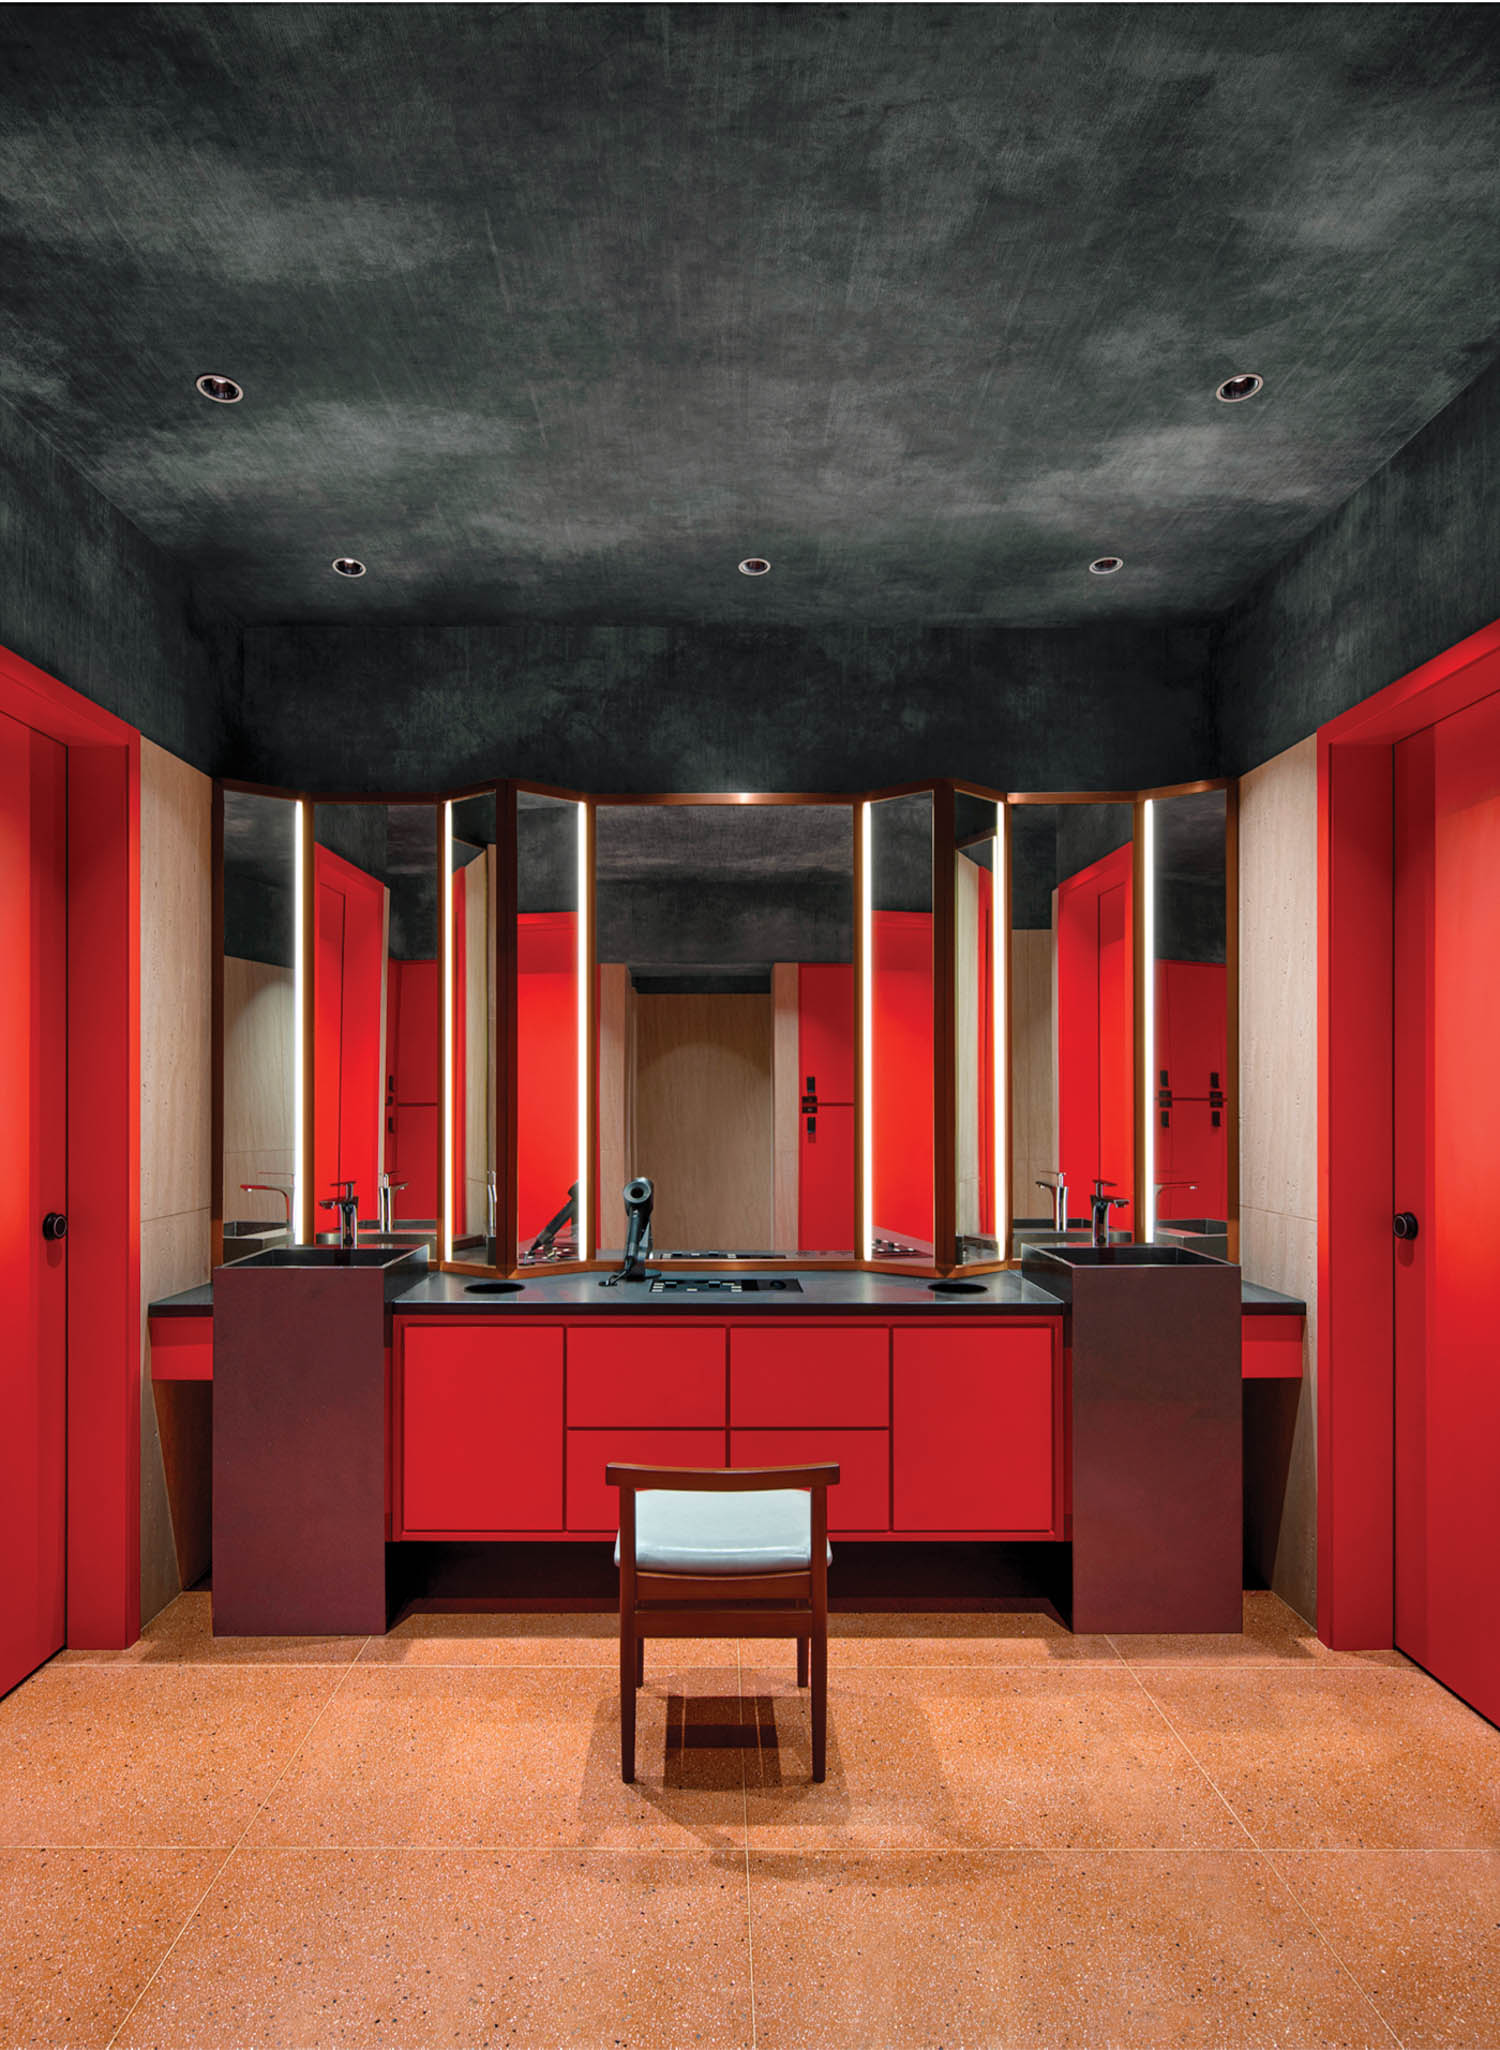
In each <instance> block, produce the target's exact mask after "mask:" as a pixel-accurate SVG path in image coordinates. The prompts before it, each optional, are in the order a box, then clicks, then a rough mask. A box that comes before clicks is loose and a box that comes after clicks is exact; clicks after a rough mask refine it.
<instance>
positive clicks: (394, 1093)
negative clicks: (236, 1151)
mask: <svg viewBox="0 0 1500 2050" xmlns="http://www.w3.org/2000/svg"><path fill="white" fill-rule="evenodd" d="M313 842H314V845H313V936H312V959H313V996H312V1042H313V1141H312V1147H313V1159H312V1182H313V1200H314V1209H313V1223H314V1232H315V1236H316V1237H317V1238H318V1239H319V1240H324V1241H334V1240H336V1239H337V1238H338V1235H339V1231H340V1228H341V1219H340V1215H339V1212H338V1210H337V1208H336V1207H334V1206H336V1204H337V1202H338V1200H339V1190H340V1189H341V1188H342V1189H347V1188H351V1187H352V1191H353V1196H354V1199H355V1201H356V1204H357V1220H358V1230H359V1235H360V1238H361V1239H362V1240H368V1241H370V1242H372V1243H373V1242H376V1241H378V1240H380V1239H382V1238H385V1239H392V1240H395V1241H397V1242H400V1243H403V1244H426V1245H428V1246H429V1248H430V1249H431V1251H432V1254H433V1256H434V1257H436V1255H437V1252H438V1215H439V1174H440V1144H441V1135H440V1103H441V1067H442V1053H441V1048H442V1031H441V1009H440V979H441V931H440V927H441V918H440V913H439V898H438V808H437V807H436V806H434V805H432V804H386V803H378V802H371V803H351V804H323V803H320V804H318V805H316V806H315V807H314V812H313Z"/></svg>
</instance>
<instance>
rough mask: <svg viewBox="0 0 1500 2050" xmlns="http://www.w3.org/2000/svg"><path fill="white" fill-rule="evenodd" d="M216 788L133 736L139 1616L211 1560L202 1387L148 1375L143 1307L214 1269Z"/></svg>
mask: <svg viewBox="0 0 1500 2050" xmlns="http://www.w3.org/2000/svg"><path fill="white" fill-rule="evenodd" d="M212 804H213V785H212V783H211V782H210V780H209V778H208V777H207V776H204V775H201V774H200V773H199V771H198V770H196V769H192V768H189V767H188V765H187V763H186V762H181V761H179V760H178V759H177V758H176V756H175V755H170V754H168V753H167V752H166V751H165V749H163V748H159V747H156V746H154V745H153V744H152V743H151V742H150V741H149V740H145V741H142V743H141V1319H142V1328H141V1621H142V1623H143V1624H144V1623H145V1622H147V1621H148V1620H149V1619H150V1618H151V1617H152V1616H154V1615H155V1614H156V1613H157V1611H158V1610H159V1609H161V1608H163V1607H165V1605H166V1604H167V1603H168V1602H169V1601H170V1600H171V1599H172V1597H173V1596H174V1595H175V1594H177V1593H178V1591H179V1589H180V1588H182V1587H184V1586H187V1585H189V1584H191V1582H192V1581H194V1580H196V1579H198V1578H199V1577H200V1575H201V1574H202V1573H203V1572H204V1571H205V1570H206V1569H207V1566H208V1530H209V1517H208V1486H209V1468H210V1428H211V1426H210V1415H211V1413H210V1410H209V1406H208V1405H209V1402H210V1401H211V1399H212V1397H211V1392H210V1384H208V1383H206V1382H198V1383H194V1382H175V1383H170V1384H169V1383H163V1384H162V1386H161V1388H159V1389H154V1388H153V1385H152V1381H151V1371H150V1355H149V1343H148V1340H147V1335H146V1329H145V1309H146V1305H147V1303H149V1302H150V1301H152V1299H153V1298H154V1297H157V1296H163V1295H171V1294H172V1293H174V1291H176V1290H177V1289H180V1288H191V1287H192V1286H193V1284H194V1283H195V1282H199V1281H206V1280H207V1279H208V1276H209V1206H210V1161H209V1142H210V1128H211V1103H210V1086H211V1043H210V1017H211V978H212V974H213V946H212V929H211V909H212V890H211V872H212V862H211V851H210V850H211V821H212Z"/></svg>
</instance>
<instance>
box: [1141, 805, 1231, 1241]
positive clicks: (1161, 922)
mask: <svg viewBox="0 0 1500 2050" xmlns="http://www.w3.org/2000/svg"><path fill="white" fill-rule="evenodd" d="M1227 807H1228V797H1227V793H1226V792H1225V791H1223V790H1202V791H1190V792H1185V793H1183V794H1182V795H1180V796H1175V797H1159V798H1148V799H1146V801H1145V803H1144V804H1143V806H1142V815H1143V818H1142V825H1143V835H1144V844H1145V849H1146V876H1147V888H1148V891H1149V899H1150V902H1149V923H1148V925H1147V928H1146V932H1145V958H1146V964H1147V965H1146V990H1145V993H1146V999H1147V1016H1146V1018H1145V1020H1144V1021H1143V1022H1144V1029H1145V1032H1146V1035H1147V1037H1146V1049H1145V1059H1146V1079H1147V1090H1146V1096H1147V1103H1148V1105H1149V1128H1148V1144H1147V1149H1146V1160H1145V1175H1144V1181H1145V1184H1146V1190H1147V1197H1148V1202H1149V1204H1150V1209H1149V1212H1148V1215H1147V1217H1146V1218H1145V1219H1144V1220H1143V1233H1142V1235H1143V1236H1149V1237H1152V1238H1155V1239H1157V1240H1160V1241H1163V1242H1171V1243H1174V1244H1182V1245H1185V1246H1188V1247H1189V1248H1190V1249H1191V1250H1193V1251H1195V1252H1200V1253H1213V1254H1216V1255H1217V1256H1218V1257H1219V1258H1221V1259H1224V1258H1227V1257H1228V1248H1229V1227H1230V1219H1231V1208H1230V1189H1229V1159H1230V1136H1231V1125H1232V1122H1233V1115H1234V1111H1233V1104H1234V1090H1233V1077H1232V1076H1231V1075H1230V1072H1229V1001H1230V990H1229V968H1228V961H1227V945H1226V941H1227V925H1228V860H1227V837H1228V818H1227Z"/></svg>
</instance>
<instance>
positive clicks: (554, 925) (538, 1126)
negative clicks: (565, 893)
mask: <svg viewBox="0 0 1500 2050" xmlns="http://www.w3.org/2000/svg"><path fill="white" fill-rule="evenodd" d="M516 1063H517V1066H516V1073H517V1078H518V1087H517V1091H516V1173H517V1210H516V1238H517V1244H518V1246H519V1248H520V1250H522V1251H524V1250H525V1249H526V1247H527V1246H529V1245H530V1244H531V1242H532V1240H533V1239H534V1238H535V1237H536V1235H537V1233H538V1232H539V1231H540V1230H541V1229H542V1227H543V1225H544V1224H546V1223H547V1222H548V1220H549V1219H550V1218H552V1217H554V1216H555V1215H556V1214H557V1212H558V1211H559V1210H560V1209H561V1208H562V1206H563V1204H564V1203H566V1202H567V1200H568V1190H569V1188H570V1187H571V1186H572V1184H573V1183H574V1182H575V1181H576V1180H577V1179H578V1166H577V1158H578V1146H577V1132H578V915H577V913H576V912H573V911H523V912H522V913H520V915H519V916H518V917H517V919H516Z"/></svg>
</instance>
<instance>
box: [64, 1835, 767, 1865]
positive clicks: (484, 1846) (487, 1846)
mask: <svg viewBox="0 0 1500 2050" xmlns="http://www.w3.org/2000/svg"><path fill="white" fill-rule="evenodd" d="M69 1848H83V1849H86V1850H93V1849H95V1848H97V1847H96V1846H93V1845H84V1846H81V1847H80V1846H70V1847H69ZM167 1848H169V1849H173V1850H180V1849H181V1848H182V1846H180V1845H170V1846H167ZM744 1849H745V1846H744V1845H743V1844H742V1843H741V1842H740V1841H739V1840H738V1838H734V1837H731V1838H730V1839H729V1840H727V1841H726V1842H725V1843H722V1844H697V1843H695V1844H681V1843H650V1844H601V1843H590V1844H572V1843H564V1842H557V1843H532V1842H524V1841H523V1842H516V1843H501V1842H497V1841H493V1840H490V1839H486V1840H484V1841H483V1842H475V1843H466V1842H462V1841H454V1842H452V1843H421V1844H403V1843H339V1844H326V1843H320V1844H311V1843H308V1844H292V1843H285V1844H281V1843H278V1844H268V1843H258V1844H247V1843H246V1842H244V1840H243V1839H240V1840H238V1841H236V1842H235V1843H234V1844H232V1845H231V1846H230V1848H229V1852H228V1853H226V1856H225V1862H226V1863H227V1862H228V1858H229V1857H230V1856H240V1855H243V1856H244V1857H247V1858H259V1857H274V1858H280V1857H287V1858H307V1857H330V1858H342V1857H354V1856H365V1855H368V1856H370V1857H382V1858H385V1857H403V1858H404V1857H408V1856H409V1857H417V1858H446V1857H484V1858H501V1857H505V1858H508V1857H512V1856H518V1855H521V1854H524V1855H525V1856H527V1857H562V1858H573V1857H591V1858H681V1859H682V1860H683V1861H684V1862H686V1861H687V1860H689V1859H693V1858H697V1859H700V1860H707V1861H713V1860H716V1859H721V1858H723V1857H725V1856H731V1857H734V1858H738V1857H739V1856H740V1855H741V1854H742V1852H743V1851H744Z"/></svg>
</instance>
